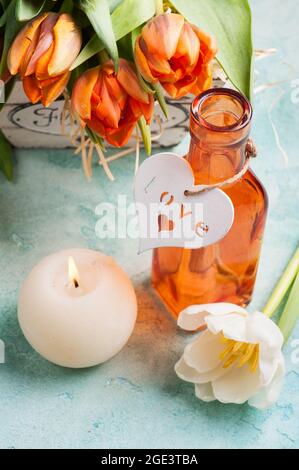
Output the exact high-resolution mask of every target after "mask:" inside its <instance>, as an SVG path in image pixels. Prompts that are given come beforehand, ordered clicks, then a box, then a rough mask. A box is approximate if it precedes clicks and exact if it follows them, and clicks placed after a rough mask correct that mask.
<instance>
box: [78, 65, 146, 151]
mask: <svg viewBox="0 0 299 470" xmlns="http://www.w3.org/2000/svg"><path fill="white" fill-rule="evenodd" d="M153 106H154V99H153V95H152V94H150V93H147V92H146V91H144V90H143V88H142V87H141V86H140V84H139V81H138V78H137V75H136V70H135V67H134V64H132V63H130V62H128V61H127V60H125V59H120V60H119V67H118V72H117V73H115V70H114V66H113V63H112V61H111V60H109V61H107V62H106V63H105V64H103V65H100V66H98V67H95V68H93V69H90V70H87V71H86V72H84V73H83V74H82V75H81V76H80V77H79V78H78V79H77V81H76V82H75V85H74V87H73V92H72V108H73V110H74V112H75V114H76V115H77V116H78V117H79V119H80V121H81V124H82V125H83V126H85V125H87V126H88V127H89V128H90V129H91V130H93V131H95V132H96V133H97V134H99V135H100V136H101V137H103V138H105V139H106V140H107V141H108V142H109V143H110V144H112V145H114V146H116V147H121V146H123V145H125V144H126V143H127V142H128V140H129V138H130V136H131V134H132V132H133V130H134V128H135V126H136V124H137V121H138V119H139V118H140V117H142V116H144V118H145V120H146V122H147V123H148V124H149V123H150V120H151V117H152V113H153Z"/></svg>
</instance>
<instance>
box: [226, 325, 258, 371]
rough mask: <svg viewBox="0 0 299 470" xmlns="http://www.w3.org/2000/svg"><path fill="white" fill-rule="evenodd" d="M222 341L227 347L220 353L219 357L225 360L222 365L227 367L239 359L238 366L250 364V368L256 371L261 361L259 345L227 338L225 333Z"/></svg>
mask: <svg viewBox="0 0 299 470" xmlns="http://www.w3.org/2000/svg"><path fill="white" fill-rule="evenodd" d="M221 342H222V343H224V344H225V345H226V348H225V349H224V350H223V351H222V352H221V353H220V355H219V358H220V359H221V361H223V365H222V367H224V368H225V369H226V368H227V367H229V366H231V365H232V364H233V363H234V362H236V361H238V367H243V366H244V365H245V364H248V366H249V370H250V371H251V372H255V371H256V369H257V367H258V361H259V345H258V344H252V343H243V342H242V341H235V340H233V339H229V338H226V337H225V336H224V335H223V334H222V336H221Z"/></svg>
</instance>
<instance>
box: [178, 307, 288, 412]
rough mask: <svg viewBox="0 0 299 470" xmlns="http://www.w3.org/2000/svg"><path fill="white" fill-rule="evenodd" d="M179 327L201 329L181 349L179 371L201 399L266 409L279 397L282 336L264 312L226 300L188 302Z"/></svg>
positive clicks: (282, 361) (189, 329)
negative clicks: (251, 312) (199, 302)
mask: <svg viewBox="0 0 299 470" xmlns="http://www.w3.org/2000/svg"><path fill="white" fill-rule="evenodd" d="M178 325H179V326H180V327H182V328H183V329H185V330H188V331H191V330H195V329H203V328H204V331H202V332H201V333H199V336H198V337H197V338H196V339H195V340H194V341H193V342H191V343H190V344H188V345H187V346H186V348H185V351H184V354H183V356H182V358H181V359H180V360H179V362H178V363H177V364H176V366H175V370H176V373H177V375H178V376H179V377H180V378H181V379H183V380H186V381H188V382H192V383H194V384H195V394H196V396H197V397H198V398H199V399H201V400H203V401H207V402H208V401H213V400H218V401H220V402H222V403H237V404H241V403H244V402H246V401H247V400H248V403H249V405H251V406H254V407H256V408H260V409H263V408H267V407H269V406H271V405H272V404H273V403H274V402H275V401H276V400H277V398H278V395H279V392H280V389H281V385H282V379H283V375H284V370H285V368H284V358H283V355H282V352H281V348H282V345H283V335H282V333H281V331H280V329H279V328H278V326H277V325H276V324H275V323H274V322H273V321H272V320H270V318H268V317H267V316H266V315H265V314H263V313H261V312H255V313H253V314H248V313H247V312H246V310H245V309H243V308H241V307H239V306H237V305H234V304H230V303H216V304H206V305H192V306H190V307H188V308H186V309H185V310H183V311H182V312H181V313H180V315H179V318H178Z"/></svg>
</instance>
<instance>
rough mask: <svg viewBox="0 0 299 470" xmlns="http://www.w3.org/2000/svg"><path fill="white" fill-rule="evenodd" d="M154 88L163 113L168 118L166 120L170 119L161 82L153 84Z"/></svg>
mask: <svg viewBox="0 0 299 470" xmlns="http://www.w3.org/2000/svg"><path fill="white" fill-rule="evenodd" d="M152 87H153V88H154V90H155V92H156V98H157V100H158V103H159V105H160V107H161V109H162V111H163V114H164V116H165V117H166V119H168V108H167V104H166V101H165V98H164V93H163V90H162V87H161V85H160V83H159V82H157V83H154V84H152Z"/></svg>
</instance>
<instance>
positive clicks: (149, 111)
mask: <svg viewBox="0 0 299 470" xmlns="http://www.w3.org/2000/svg"><path fill="white" fill-rule="evenodd" d="M129 104H130V107H131V110H132V112H133V114H134V116H135V118H136V120H138V119H139V118H140V117H141V116H144V117H145V120H146V123H147V124H150V122H151V120H152V116H153V111H154V98H153V96H152V95H150V96H149V103H148V104H145V103H141V102H140V101H136V100H134V99H133V98H130V101H129Z"/></svg>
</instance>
